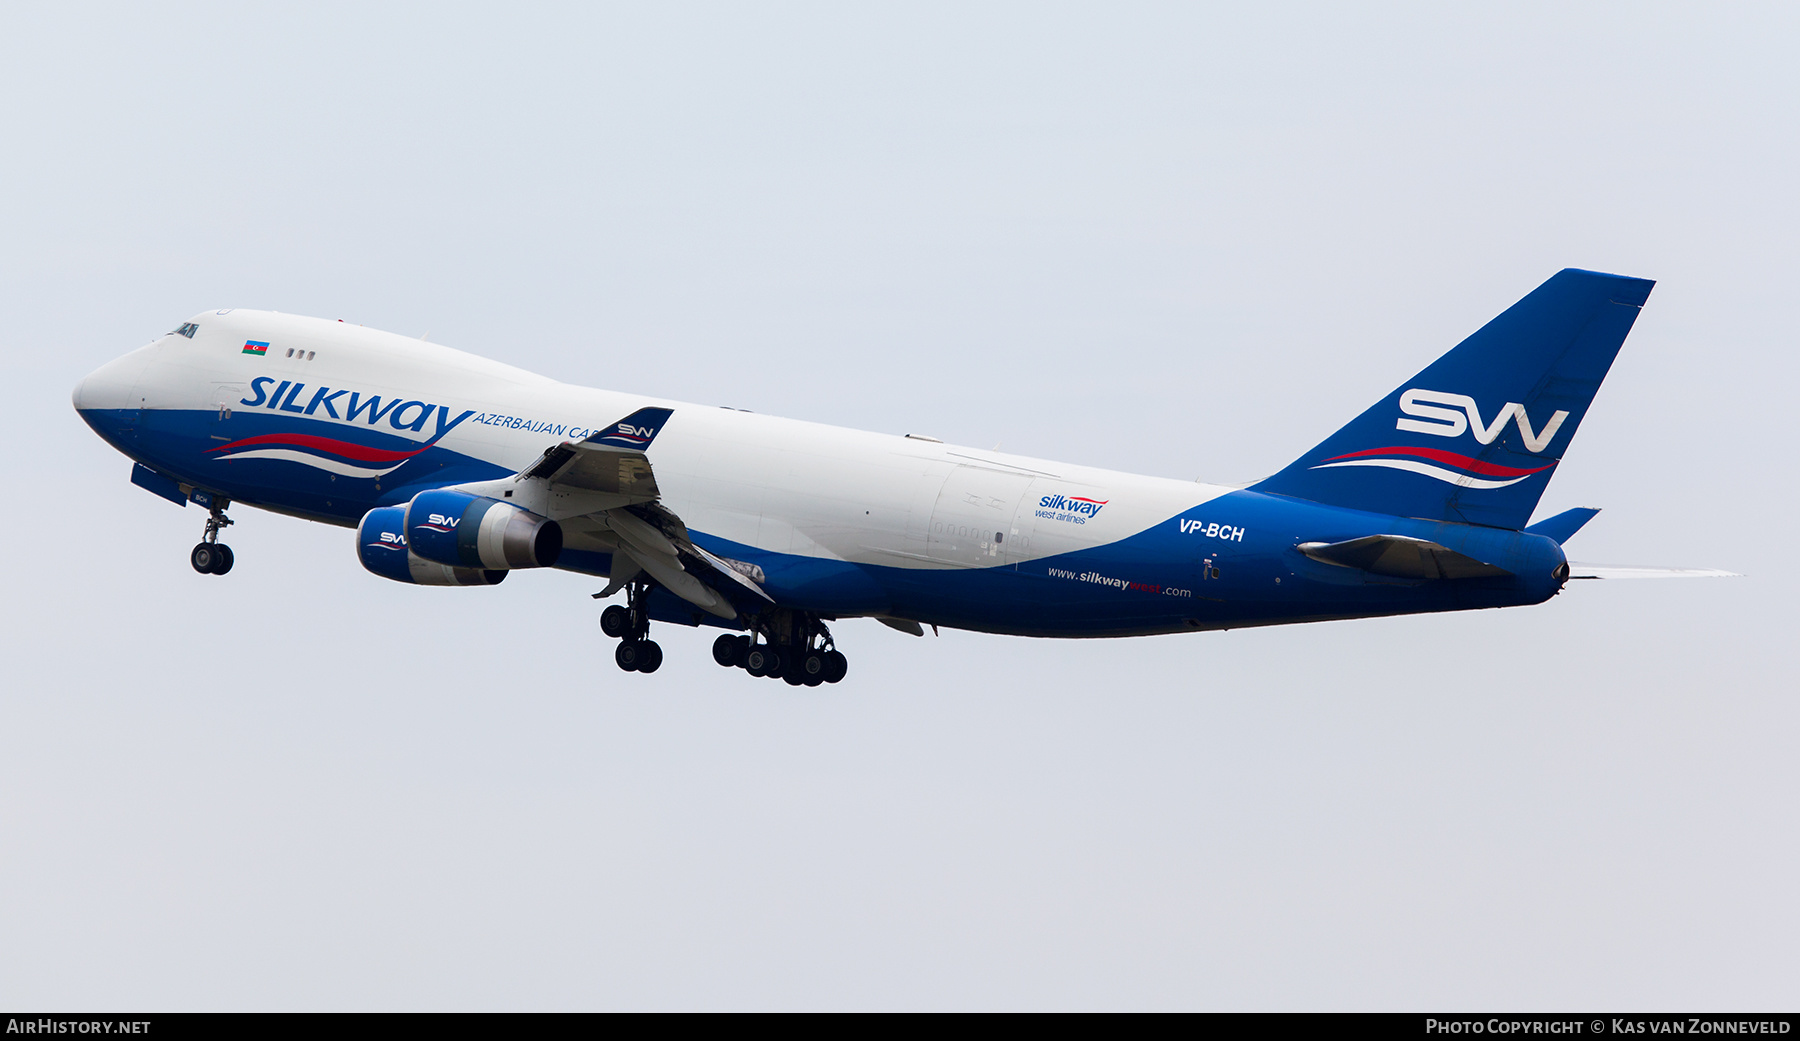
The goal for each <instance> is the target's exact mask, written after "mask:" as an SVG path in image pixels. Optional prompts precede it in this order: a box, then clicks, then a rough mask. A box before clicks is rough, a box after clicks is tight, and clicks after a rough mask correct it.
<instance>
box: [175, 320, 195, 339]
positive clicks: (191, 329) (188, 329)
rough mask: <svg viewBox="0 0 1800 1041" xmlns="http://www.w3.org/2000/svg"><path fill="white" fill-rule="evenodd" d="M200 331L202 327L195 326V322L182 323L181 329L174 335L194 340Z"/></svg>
mask: <svg viewBox="0 0 1800 1041" xmlns="http://www.w3.org/2000/svg"><path fill="white" fill-rule="evenodd" d="M199 331H200V327H199V326H198V325H195V324H194V323H193V322H183V323H181V328H179V329H177V330H175V332H174V334H173V335H175V336H185V337H187V338H188V339H190V340H191V339H193V338H194V334H195V333H197V332H199Z"/></svg>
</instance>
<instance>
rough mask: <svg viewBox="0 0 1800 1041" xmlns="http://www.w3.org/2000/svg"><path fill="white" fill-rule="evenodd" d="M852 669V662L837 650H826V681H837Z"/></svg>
mask: <svg viewBox="0 0 1800 1041" xmlns="http://www.w3.org/2000/svg"><path fill="white" fill-rule="evenodd" d="M849 671H850V662H849V661H848V660H847V659H845V657H844V656H843V655H842V654H840V653H838V652H837V651H826V652H825V682H826V683H836V682H837V681H839V680H841V679H843V678H844V674H845V673H846V672H849Z"/></svg>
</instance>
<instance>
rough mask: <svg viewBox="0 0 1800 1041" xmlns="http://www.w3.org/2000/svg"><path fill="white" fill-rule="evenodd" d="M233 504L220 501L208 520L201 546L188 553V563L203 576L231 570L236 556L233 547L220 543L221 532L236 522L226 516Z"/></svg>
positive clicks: (221, 573) (215, 505) (220, 573)
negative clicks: (227, 510)
mask: <svg viewBox="0 0 1800 1041" xmlns="http://www.w3.org/2000/svg"><path fill="white" fill-rule="evenodd" d="M230 505H231V503H230V502H228V501H226V500H224V499H220V500H218V502H216V503H215V504H214V505H213V507H212V510H211V513H210V515H209V516H208V517H207V518H206V534H205V535H203V536H201V538H200V544H199V545H197V546H195V547H194V548H193V550H192V551H191V552H189V553H188V563H190V564H192V565H194V570H195V571H198V572H200V573H201V574H202V575H223V574H224V573H225V572H227V571H230V570H231V565H232V563H233V562H234V561H235V559H236V558H235V556H234V555H233V554H232V552H231V547H230V546H227V545H225V544H224V543H222V542H220V541H219V532H221V531H223V530H225V529H226V528H228V527H230V526H231V525H232V524H233V523H234V522H233V521H232V519H231V518H230V517H227V516H225V508H226V507H228V506H230Z"/></svg>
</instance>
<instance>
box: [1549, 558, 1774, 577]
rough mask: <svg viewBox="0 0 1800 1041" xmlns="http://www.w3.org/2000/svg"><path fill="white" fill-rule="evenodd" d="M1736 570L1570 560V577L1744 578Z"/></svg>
mask: <svg viewBox="0 0 1800 1041" xmlns="http://www.w3.org/2000/svg"><path fill="white" fill-rule="evenodd" d="M1743 577H1744V576H1743V575H1740V574H1738V573H1737V572H1735V571H1720V570H1718V569H1717V568H1708V567H1633V566H1627V565H1621V564H1577V563H1575V562H1574V561H1573V560H1571V561H1569V578H1570V579H1571V580H1573V579H1577V578H1743Z"/></svg>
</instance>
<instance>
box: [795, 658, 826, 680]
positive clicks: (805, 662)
mask: <svg viewBox="0 0 1800 1041" xmlns="http://www.w3.org/2000/svg"><path fill="white" fill-rule="evenodd" d="M800 682H802V683H804V684H806V685H807V686H809V687H816V686H818V685H819V684H821V683H824V682H825V656H824V655H823V654H820V653H819V652H818V651H807V652H806V657H804V658H801V659H800Z"/></svg>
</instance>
